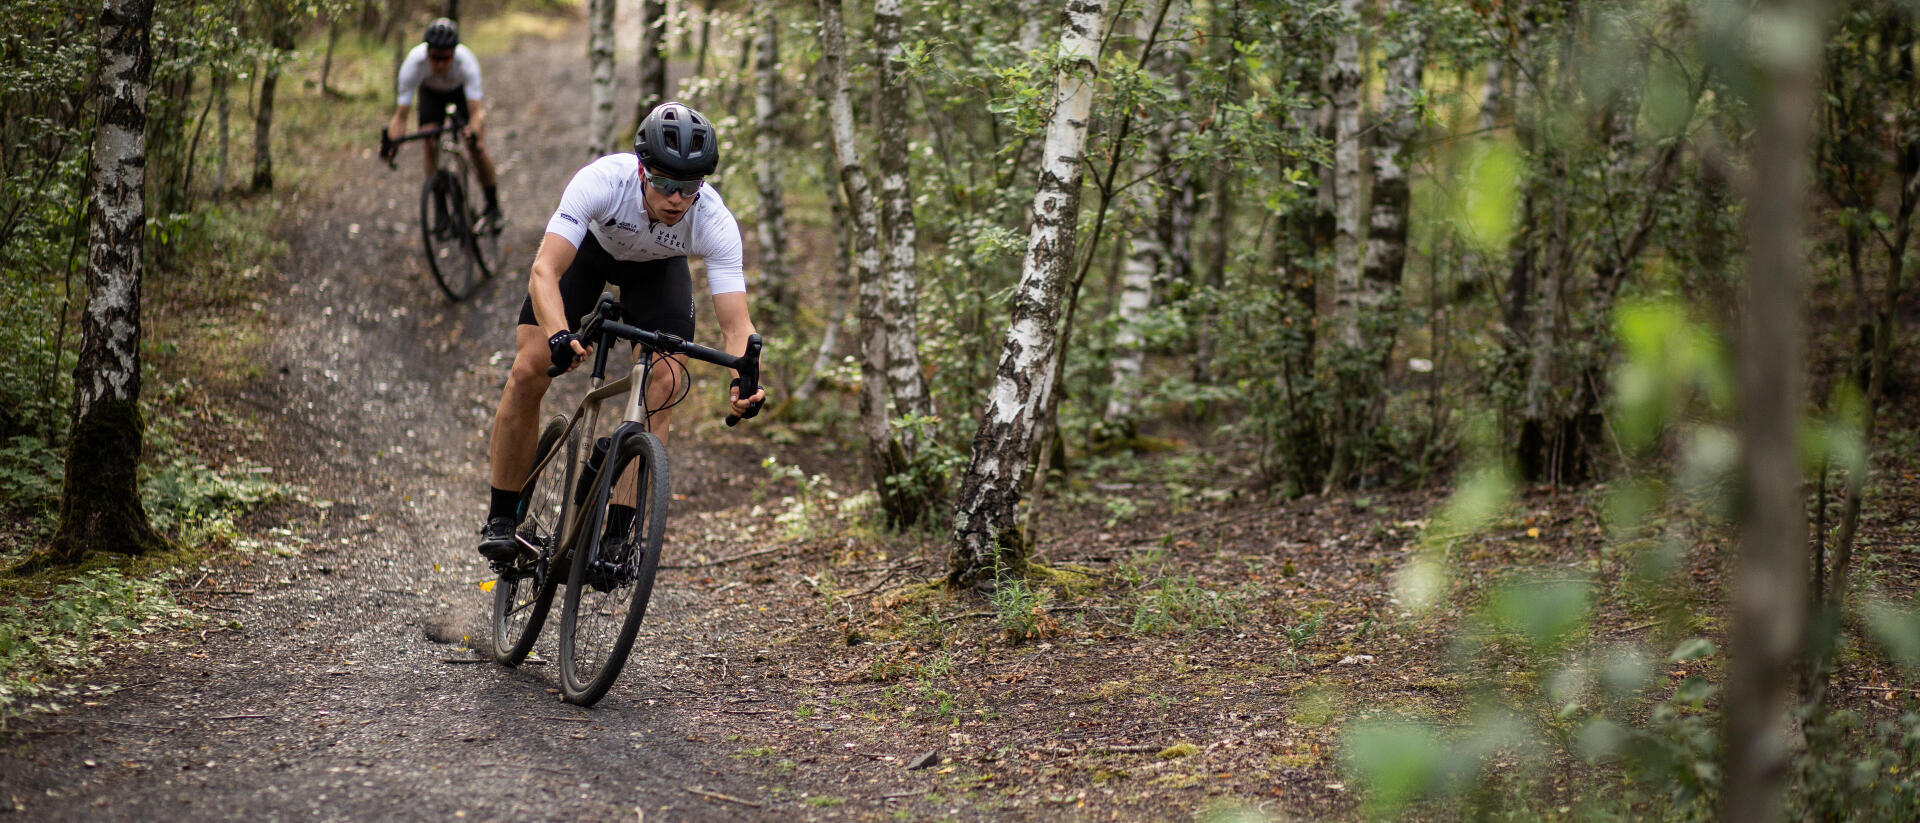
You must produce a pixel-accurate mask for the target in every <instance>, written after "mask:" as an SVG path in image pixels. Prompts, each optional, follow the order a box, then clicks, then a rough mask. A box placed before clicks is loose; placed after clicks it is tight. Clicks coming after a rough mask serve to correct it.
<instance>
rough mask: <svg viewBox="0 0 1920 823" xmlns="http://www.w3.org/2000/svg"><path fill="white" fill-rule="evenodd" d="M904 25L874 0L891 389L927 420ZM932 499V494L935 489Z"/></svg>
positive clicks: (908, 434) (896, 2) (896, 12)
mask: <svg viewBox="0 0 1920 823" xmlns="http://www.w3.org/2000/svg"><path fill="white" fill-rule="evenodd" d="M900 25H901V21H900V0H874V4H873V40H874V51H875V59H876V60H877V61H878V62H879V64H880V66H879V68H880V71H879V85H878V87H877V88H876V89H875V92H874V107H873V115H874V131H875V133H876V134H877V135H878V140H877V141H876V142H877V144H878V145H877V148H878V149H879V151H878V152H877V154H876V157H875V160H876V161H877V164H878V166H879V170H880V219H881V225H882V226H883V227H884V228H885V231H886V237H885V245H886V259H885V264H884V265H885V272H886V275H885V276H886V312H885V314H886V322H887V388H888V389H889V390H890V391H891V393H892V397H893V402H894V405H895V406H896V408H897V409H898V411H899V413H900V414H911V415H916V416H920V417H927V416H931V415H932V413H933V407H932V405H931V403H930V400H931V398H929V397H928V395H927V389H926V383H925V380H924V379H922V377H921V371H920V334H919V322H918V316H919V313H920V299H919V288H920V287H919V283H918V275H917V273H916V272H915V270H914V265H915V259H914V243H915V242H916V234H917V231H916V227H915V224H914V219H913V182H912V179H911V176H910V173H909V169H908V165H907V124H908V122H909V118H908V115H907V81H906V71H907V66H906V56H905V54H904V53H903V51H902V49H901V48H900ZM900 436H901V440H902V441H903V442H902V445H903V447H904V448H905V449H906V451H907V453H908V457H909V459H911V456H912V453H913V451H914V449H915V448H916V446H917V444H916V443H915V439H916V438H915V435H914V432H913V430H912V429H904V430H902V431H901V433H900ZM927 496H928V497H931V496H933V495H932V494H931V491H930V493H929V494H928V495H927Z"/></svg>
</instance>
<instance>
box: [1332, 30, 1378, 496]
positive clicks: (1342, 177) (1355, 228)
mask: <svg viewBox="0 0 1920 823" xmlns="http://www.w3.org/2000/svg"><path fill="white" fill-rule="evenodd" d="M1361 5H1362V0H1340V15H1341V19H1342V21H1343V22H1342V23H1341V24H1340V29H1339V33H1338V34H1336V35H1335V36H1334V40H1333V62H1331V63H1329V64H1328V66H1327V73H1326V79H1325V83H1326V88H1327V97H1328V101H1329V104H1330V105H1331V107H1332V111H1331V115H1332V121H1333V137H1332V139H1333V171H1332V175H1331V177H1332V184H1333V278H1332V286H1333V314H1332V317H1331V321H1332V325H1333V339H1332V340H1331V341H1330V342H1331V343H1332V344H1333V345H1332V347H1331V348H1330V349H1329V350H1328V352H1327V357H1326V358H1325V359H1324V363H1325V365H1326V367H1328V369H1329V370H1330V379H1331V381H1332V382H1333V385H1334V389H1333V392H1334V394H1333V398H1332V408H1333V420H1332V421H1331V422H1332V425H1331V426H1330V430H1329V432H1328V433H1329V434H1330V435H1331V437H1330V438H1329V442H1328V444H1327V445H1328V451H1329V455H1330V458H1331V462H1330V466H1329V468H1328V470H1327V476H1326V483H1325V487H1324V488H1323V489H1321V492H1322V493H1323V494H1324V493H1326V492H1328V491H1331V490H1332V489H1333V487H1335V486H1337V485H1339V484H1342V483H1345V482H1347V475H1348V473H1349V472H1351V471H1352V469H1353V465H1352V464H1353V453H1354V451H1355V450H1356V449H1357V448H1359V443H1360V441H1362V440H1363V439H1365V438H1366V437H1367V434H1366V431H1365V430H1366V420H1365V417H1366V414H1365V408H1366V402H1367V400H1366V398H1370V397H1372V396H1373V394H1374V393H1373V392H1372V391H1370V388H1371V387H1370V386H1368V383H1369V382H1370V380H1369V378H1370V377H1371V376H1372V375H1371V372H1372V369H1370V368H1368V367H1367V366H1365V365H1363V364H1364V362H1365V360H1366V357H1365V355H1364V353H1363V352H1364V351H1365V349H1366V346H1365V345H1364V343H1363V340H1362V334H1361V325H1362V324H1361V317H1360V315H1361V305H1362V302H1363V301H1362V297H1361V280H1360V266H1361V257H1360V253H1361V245H1360V244H1361V237H1360V230H1361V220H1362V219H1363V217H1364V215H1365V214H1366V211H1365V208H1364V207H1365V205H1366V193H1365V191H1364V190H1363V189H1362V188H1361V170H1360V96H1361V91H1362V86H1363V84H1364V82H1365V80H1366V72H1365V68H1364V66H1363V65H1362V64H1361V62H1360V59H1361V58H1360V29H1361V25H1362V24H1361V20H1360V9H1361Z"/></svg>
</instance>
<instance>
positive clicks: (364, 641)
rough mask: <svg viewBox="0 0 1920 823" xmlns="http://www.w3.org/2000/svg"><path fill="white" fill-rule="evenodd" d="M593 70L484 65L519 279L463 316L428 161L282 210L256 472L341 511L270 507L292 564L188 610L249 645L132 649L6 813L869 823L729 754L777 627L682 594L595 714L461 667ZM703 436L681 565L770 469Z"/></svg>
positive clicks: (479, 604)
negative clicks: (492, 494) (774, 791)
mask: <svg viewBox="0 0 1920 823" xmlns="http://www.w3.org/2000/svg"><path fill="white" fill-rule="evenodd" d="M584 53H585V49H584V30H583V29H582V28H580V27H578V26H575V27H574V28H572V29H570V30H569V34H568V35H567V36H566V37H564V38H561V39H558V40H553V41H542V40H527V41H524V42H522V43H521V44H519V45H518V46H516V47H515V49H514V51H513V52H512V53H511V54H504V55H490V56H487V59H488V61H489V62H488V65H489V69H490V71H489V74H488V89H489V92H490V96H491V97H492V98H493V99H494V101H496V102H495V105H496V107H497V108H496V112H497V113H496V114H495V115H494V116H493V124H494V127H493V135H494V136H493V138H492V144H493V145H494V146H495V147H496V148H495V151H496V152H497V153H498V154H499V156H500V157H501V159H502V163H501V169H502V193H503V199H504V202H505V203H506V204H507V207H508V209H509V214H510V217H511V218H512V220H513V227H512V229H511V231H510V233H509V235H508V236H507V237H506V238H505V240H506V243H505V245H506V246H507V248H508V249H509V254H510V258H509V261H508V263H507V265H506V266H505V269H506V273H505V274H504V276H502V277H500V278H499V279H497V280H496V281H495V283H494V285H493V286H492V287H491V288H489V289H488V290H486V291H484V292H483V293H482V294H481V295H480V296H479V297H478V298H477V299H475V300H473V301H471V302H470V303H469V304H467V305H462V306H452V305H449V304H447V303H446V302H445V301H444V300H443V299H442V298H441V297H440V295H439V294H438V293H437V292H436V291H435V290H434V288H433V286H432V284H431V282H430V281H429V280H427V279H426V276H425V274H424V272H423V270H422V268H421V262H420V259H419V252H418V242H417V236H416V235H415V234H414V231H415V228H414V223H413V221H414V220H415V215H416V214H417V202H418V201H417V191H418V188H417V187H418V185H419V174H418V171H417V168H418V166H417V164H415V163H411V162H402V164H401V166H400V171H397V172H391V173H389V172H387V171H386V169H385V168H384V166H381V165H378V164H377V163H376V162H375V161H374V160H373V159H372V158H370V157H367V156H364V153H363V150H360V149H356V150H354V151H342V152H336V153H335V155H336V156H324V152H322V153H320V154H321V156H317V157H311V158H309V159H308V160H307V161H305V162H323V163H328V164H331V166H332V168H333V169H334V170H335V171H334V172H333V173H332V174H331V175H323V177H331V178H333V179H332V180H330V181H326V182H319V183H315V184H313V185H311V186H309V187H308V189H307V190H305V191H301V192H298V193H292V194H289V195H286V196H285V200H286V201H287V203H288V210H289V212H290V213H289V215H288V217H289V219H288V220H286V221H285V225H286V226H287V227H289V232H288V235H289V236H287V237H286V238H285V239H286V240H287V241H288V242H289V244H290V246H291V253H290V254H289V255H288V256H287V259H286V261H285V262H284V266H283V267H282V269H281V271H280V272H279V273H278V274H279V277H278V282H279V283H281V284H282V285H281V288H282V289H283V292H284V297H283V298H282V299H280V300H279V301H278V302H277V312H278V315H279V318H280V320H281V322H282V323H284V330H283V332H282V333H281V335H280V337H279V341H278V343H277V345H276V347H275V348H274V349H273V350H271V351H265V352H261V354H260V356H261V358H262V362H263V363H265V364H266V365H267V366H268V371H267V374H266V376H265V377H263V378H262V379H260V380H258V381H257V382H256V383H255V384H254V385H252V386H250V387H249V388H248V389H247V390H246V391H245V392H244V393H243V396H242V397H241V398H240V400H241V401H242V403H243V404H244V406H247V407H252V408H253V409H255V410H257V411H259V412H260V413H261V416H262V417H263V419H265V420H267V421H270V423H269V425H270V426H271V427H272V428H273V429H274V430H275V434H274V435H273V437H272V438H271V440H273V441H276V442H271V443H269V444H268V447H267V451H268V452H269V453H268V454H265V455H263V456H262V458H263V459H264V461H265V462H267V463H268V464H269V465H271V466H272V467H273V468H274V470H275V471H276V472H277V475H276V476H278V477H281V478H283V479H287V480H290V481H293V482H296V483H298V484H300V485H302V486H303V487H305V488H308V489H311V490H312V491H313V493H314V495H315V497H316V498H318V499H324V500H325V501H328V505H307V504H288V505H285V506H282V507H280V508H279V509H277V510H276V511H274V512H269V513H265V515H266V517H265V520H263V521H262V522H263V523H266V522H267V521H271V520H273V519H284V520H285V521H286V522H287V525H288V526H290V527H291V529H292V532H293V536H292V537H285V538H281V542H283V543H285V544H288V545H292V546H296V547H298V548H300V551H299V553H298V554H297V555H296V556H293V557H290V558H276V557H273V556H270V555H261V556H258V557H256V558H255V559H253V560H251V561H248V562H247V563H246V564H245V565H242V566H235V567H231V568H226V567H223V568H221V569H218V570H216V571H214V572H213V573H212V574H211V575H209V576H208V577H207V578H206V579H203V580H201V581H200V582H199V583H198V584H197V585H196V586H195V587H194V590H193V591H190V592H187V593H186V594H184V595H183V599H184V600H185V601H186V602H189V603H193V604H199V605H200V606H202V607H203V608H204V609H206V610H207V611H206V613H207V614H208V615H209V616H211V617H213V618H215V619H216V620H220V621H225V620H232V621H234V622H235V624H236V625H237V626H238V627H239V628H238V629H227V628H224V627H222V626H221V625H219V624H217V623H210V624H208V626H207V630H206V631H195V632H193V633H191V634H190V635H189V636H186V637H181V638H178V639H176V640H174V641H169V642H168V643H163V644H162V647H161V648H157V649H155V650H152V651H149V652H145V653H139V652H128V653H125V654H123V655H120V656H119V657H118V658H117V659H111V660H109V661H108V662H107V663H106V665H104V666H103V667H102V669H101V670H100V671H99V673H98V674H97V675H96V676H95V677H92V678H89V681H88V682H90V683H97V684H103V685H114V686H117V687H118V688H119V691H118V692H117V693H114V694H112V695H111V696H108V697H104V698H101V699H98V700H96V701H89V702H88V703H87V704H86V705H83V706H80V707H77V708H75V709H73V710H72V711H70V712H68V713H66V714H63V715H60V716H55V717H42V718H37V719H33V720H30V721H27V722H25V723H21V724H18V726H17V733H16V734H13V735H11V736H10V737H9V739H7V740H6V741H5V749H4V751H0V808H10V809H11V810H12V811H14V812H16V813H17V814H20V815H21V816H23V817H24V818H26V819H35V820H79V819H86V820H153V819H166V818H174V819H193V820H207V819H217V820H242V819H244V820H295V819H300V820H307V819H320V820H368V819H437V820H441V819H452V818H455V817H461V818H464V819H469V820H505V819H552V818H559V817H563V816H564V817H567V818H571V819H585V820H633V819H635V818H636V810H638V811H639V812H641V813H643V814H642V815H641V816H642V817H643V818H644V819H646V820H709V819H712V820H718V819H726V820H737V819H748V820H793V819H803V818H806V819H833V818H840V817H846V816H861V815H858V814H857V813H855V812H853V810H852V809H851V808H850V807H843V808H816V807H812V806H809V805H805V804H802V803H799V802H787V803H780V802H775V801H768V800H766V792H765V791H764V789H765V785H764V784H765V783H766V781H765V780H764V779H762V777H760V776H758V775H755V774H752V773H750V772H749V771H748V767H749V766H750V764H751V763H752V762H753V761H751V760H741V759H736V758H733V757H729V754H731V753H732V749H733V748H737V747H729V746H726V745H723V744H721V743H720V741H719V740H718V737H719V735H718V734H717V733H716V732H715V730H714V729H713V728H712V727H711V725H710V724H709V723H707V722H706V721H705V720H703V717H705V718H710V717H712V716H713V715H712V712H713V711H714V708H713V707H714V706H716V705H723V701H729V700H731V701H741V702H745V701H748V700H751V699H752V698H751V697H740V696H738V695H739V694H751V693H752V675H751V674H749V673H747V672H746V671H744V670H743V669H741V667H739V666H738V665H737V664H736V665H735V666H734V667H732V668H731V669H728V668H726V661H725V659H724V656H723V655H724V654H725V653H726V649H725V648H724V646H725V644H726V643H727V642H728V640H729V639H731V638H734V637H737V636H738V633H752V632H755V631H758V630H759V627H758V626H756V625H755V624H754V621H753V619H749V618H747V617H741V616H739V615H752V614H753V613H754V609H753V607H751V606H747V605H745V604H743V603H739V602H728V601H727V599H726V598H725V597H721V596H717V595H712V594H708V593H703V592H702V591H698V590H695V589H694V587H692V586H689V585H684V584H685V582H686V575H684V574H678V575H677V576H676V573H668V574H667V575H665V576H664V577H663V579H662V583H661V587H660V588H659V589H657V590H656V591H657V592H658V593H657V594H656V596H655V598H654V601H653V605H652V608H651V610H650V612H649V614H648V622H647V625H646V628H645V630H644V631H645V634H646V636H645V638H643V640H642V641H641V648H640V649H639V650H638V651H637V652H636V656H635V658H634V660H633V661H632V662H631V663H629V664H628V667H627V670H626V674H625V675H624V676H623V679H622V681H621V682H620V683H619V684H618V685H616V687H615V689H614V691H613V692H612V693H611V694H610V695H609V696H608V697H607V698H606V699H605V700H604V701H603V702H602V703H601V704H600V705H599V706H597V707H595V708H593V709H591V710H582V709H578V708H576V707H573V706H569V705H566V704H564V703H560V702H558V699H557V698H556V696H555V694H554V692H555V690H556V688H557V682H556V680H555V678H556V677H557V675H556V673H555V672H554V671H553V668H552V667H551V666H530V667H525V668H522V669H519V670H508V669H504V668H502V667H499V666H496V665H492V664H490V663H479V664H471V663H463V662H448V661H450V660H463V659H464V658H467V657H470V656H472V653H471V652H468V651H466V650H465V649H462V648H461V647H460V635H462V634H465V635H469V636H471V637H472V638H473V642H474V643H475V644H476V645H480V646H484V645H485V644H486V638H487V637H488V635H487V633H486V631H485V629H484V628H483V626H484V619H485V617H484V615H485V608H486V599H485V598H486V597H487V596H486V595H485V594H483V593H482V592H480V591H479V590H478V588H477V586H476V585H475V584H476V583H477V582H478V581H480V580H483V579H485V578H486V577H487V576H488V573H487V571H486V569H485V568H484V566H483V565H482V563H481V562H480V561H479V559H478V558H477V556H476V555H475V554H474V552H473V549H472V543H473V540H474V530H475V528H476V527H477V523H478V518H479V515H480V514H481V512H482V507H483V502H482V501H483V497H482V495H483V492H484V488H485V485H484V484H485V481H484V477H485V474H484V466H485V442H486V428H487V426H488V424H489V421H490V418H491V413H492V407H493V403H494V402H495V400H496V399H497V397H498V391H499V385H500V381H501V380H502V379H504V376H505V369H506V364H507V362H508V360H509V359H510V353H509V352H508V351H507V350H506V349H507V344H508V343H509V342H510V340H511V338H510V331H509V325H508V324H509V323H510V322H511V320H510V317H511V312H513V311H515V310H517V307H518V303H519V301H520V299H521V296H522V295H524V290H523V285H522V284H523V283H524V274H523V272H524V271H525V270H526V265H527V263H528V262H529V261H530V259H531V254H532V249H533V247H534V244H535V243H536V242H537V240H538V237H539V235H540V230H541V228H542V227H543V225H544V222H545V216H546V215H547V214H549V213H550V212H551V209H552V208H553V204H554V202H555V201H556V200H557V199H558V196H559V192H560V189H561V188H562V186H563V185H564V183H565V181H566V180H567V179H568V177H569V176H570V175H571V174H572V172H573V171H574V170H575V169H576V168H577V167H578V166H579V165H580V164H581V163H582V162H584V160H585V157H584V155H583V153H582V151H581V149H580V145H581V140H580V139H579V138H578V135H579V134H581V133H582V132H583V130H584V121H585V117H586V112H587V106H586V103H585V88H584V81H585V65H584V64H585V61H584V59H582V57H581V56H582V55H583V54H584ZM495 67H498V68H495ZM507 67H511V69H508V68H507ZM372 126H373V124H369V128H371V127H372ZM412 159H413V158H412V157H411V156H408V157H406V158H403V161H411V160H412ZM710 331H711V329H710V328H708V329H707V330H706V331H705V332H703V334H706V333H707V332H710ZM707 336H711V335H710V334H707ZM704 385H705V386H709V387H710V386H711V385H712V384H711V381H710V382H708V383H707V384H704ZM571 390H572V389H571V388H564V389H563V390H562V391H563V392H567V393H570V392H571ZM690 422H694V421H682V423H681V430H682V432H684V433H683V434H679V435H676V438H675V443H674V449H673V459H674V470H675V474H674V480H675V487H676V491H679V492H682V493H684V494H686V496H687V499H686V500H685V501H683V502H676V506H679V507H680V509H679V511H680V512H682V513H684V514H677V515H676V521H675V527H674V528H675V530H676V536H675V537H674V538H673V540H675V541H677V542H679V543H680V544H681V545H682V546H688V545H695V544H698V543H699V542H700V541H701V540H702V539H703V538H702V531H701V530H702V528H703V522H702V518H700V517H697V516H696V515H697V514H698V513H701V512H711V511H714V510H717V509H720V508H722V507H723V506H724V505H726V504H729V503H733V502H738V501H739V500H740V499H741V498H742V490H741V489H740V488H739V483H738V482H735V481H737V480H739V479H741V478H742V477H743V472H744V471H745V470H748V469H750V467H751V466H752V463H751V458H752V456H753V455H752V453H751V449H752V448H754V447H752V446H749V445H747V444H749V443H751V442H752V441H751V440H749V439H748V438H749V437H750V435H740V434H733V433H728V434H725V435H717V436H718V437H721V438H723V439H725V440H726V442H727V444H731V445H724V446H711V447H703V446H701V445H699V444H698V441H699V439H700V438H701V436H702V435H701V431H702V429H703V428H710V427H702V426H698V425H695V426H692V427H691V429H692V430H691V431H688V428H689V427H688V426H687V424H688V423H690ZM716 455H717V456H716ZM721 458H731V462H729V463H727V464H724V465H721V464H716V463H714V462H712V461H713V460H716V459H721ZM725 518H726V515H725V514H724V513H723V514H719V515H709V516H708V517H707V518H705V520H706V521H708V522H710V523H715V524H719V523H724V521H725ZM683 524H684V525H683ZM712 528H719V526H718V525H715V526H712ZM714 549H715V552H716V553H719V547H718V546H717V545H716V546H715V547H714ZM708 590H709V591H710V590H711V587H709V589H708ZM556 614H557V608H556ZM761 619H767V618H761ZM430 634H439V635H441V636H442V637H443V638H447V637H450V638H451V640H452V643H451V644H447V643H441V642H436V640H434V639H430V638H429V635H430ZM553 634H554V632H553V631H551V630H550V631H549V632H547V636H546V637H545V638H543V641H542V642H543V653H544V654H546V655H547V656H549V657H551V655H552V654H553V652H552V651H551V649H552V639H551V638H552V635H553ZM703 655H706V656H707V657H705V658H703V657H702V656H703ZM703 660H705V661H708V662H705V663H703V662H702V661H703ZM716 660H717V661H718V665H719V669H718V670H715V671H711V672H709V671H708V670H709V669H715V668H716V667H715V666H714V665H712V662H713V661H716ZM716 677H719V678H725V679H726V680H727V684H726V685H725V686H724V687H720V686H717V685H716V681H715V680H713V679H710V678H716ZM702 710H705V711H706V712H707V713H706V714H704V715H703V714H702ZM742 714H746V713H745V712H743V713H742ZM742 719H745V720H751V717H746V718H742ZM804 779H805V775H804V774H803V775H787V776H785V779H783V781H782V782H783V784H786V785H795V784H799V783H802V782H804ZM696 789H697V790H699V792H707V793H710V794H701V793H699V792H697V791H695V790H696ZM712 794H720V795H727V796H731V797H736V798H758V799H757V800H756V801H755V802H756V803H759V805H758V806H749V805H745V804H740V803H733V802H729V801H727V800H724V799H716V798H714V797H712V796H711V795H712Z"/></svg>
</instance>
